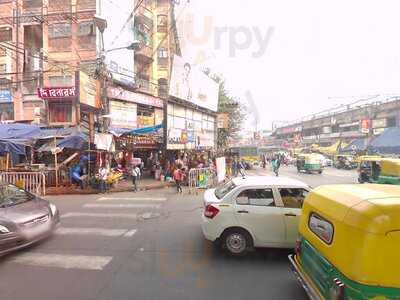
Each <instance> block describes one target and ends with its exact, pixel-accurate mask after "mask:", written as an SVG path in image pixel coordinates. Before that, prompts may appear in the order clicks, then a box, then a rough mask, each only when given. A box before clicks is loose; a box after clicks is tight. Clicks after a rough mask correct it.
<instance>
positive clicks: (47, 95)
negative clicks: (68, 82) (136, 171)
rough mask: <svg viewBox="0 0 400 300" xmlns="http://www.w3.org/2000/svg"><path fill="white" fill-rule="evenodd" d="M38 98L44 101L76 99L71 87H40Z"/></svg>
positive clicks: (73, 89)
mask: <svg viewBox="0 0 400 300" xmlns="http://www.w3.org/2000/svg"><path fill="white" fill-rule="evenodd" d="M37 92H38V97H39V98H41V99H44V100H51V99H59V98H64V99H65V98H67V99H74V98H76V96H77V94H76V88H75V87H74V86H73V87H42V88H38V90H37Z"/></svg>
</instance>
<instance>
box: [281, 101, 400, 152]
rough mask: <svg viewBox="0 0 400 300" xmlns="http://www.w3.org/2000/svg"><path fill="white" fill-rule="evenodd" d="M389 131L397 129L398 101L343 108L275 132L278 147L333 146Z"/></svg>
mask: <svg viewBox="0 0 400 300" xmlns="http://www.w3.org/2000/svg"><path fill="white" fill-rule="evenodd" d="M390 127H400V100H399V98H398V97H391V98H389V99H383V100H382V101H379V102H374V103H367V104H364V105H360V104H359V103H357V104H355V105H347V106H343V107H341V108H339V109H336V110H332V111H331V112H326V113H323V114H320V115H314V116H310V117H308V118H306V119H304V120H302V121H299V122H294V123H292V124H289V125H286V126H282V127H279V128H276V129H275V131H274V137H275V143H276V144H279V145H283V144H285V145H294V146H296V145H301V144H302V145H311V144H320V145H322V146H328V145H332V144H334V143H335V142H337V141H339V140H342V141H351V140H354V139H363V138H371V137H374V136H377V135H379V134H381V133H382V132H383V131H384V130H385V129H387V128H390Z"/></svg>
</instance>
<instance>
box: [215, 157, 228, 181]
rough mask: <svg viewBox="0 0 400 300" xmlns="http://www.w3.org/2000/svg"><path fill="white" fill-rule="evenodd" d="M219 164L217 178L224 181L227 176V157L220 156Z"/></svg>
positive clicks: (217, 163)
mask: <svg viewBox="0 0 400 300" xmlns="http://www.w3.org/2000/svg"><path fill="white" fill-rule="evenodd" d="M215 162H216V166H217V179H218V182H222V181H224V180H225V177H226V160H225V157H218V158H217V159H216V160H215Z"/></svg>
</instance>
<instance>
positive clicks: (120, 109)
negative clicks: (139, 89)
mask: <svg viewBox="0 0 400 300" xmlns="http://www.w3.org/2000/svg"><path fill="white" fill-rule="evenodd" d="M110 115H111V126H114V127H120V128H128V129H130V128H137V105H136V104H135V103H129V102H122V101H115V100H111V101H110Z"/></svg>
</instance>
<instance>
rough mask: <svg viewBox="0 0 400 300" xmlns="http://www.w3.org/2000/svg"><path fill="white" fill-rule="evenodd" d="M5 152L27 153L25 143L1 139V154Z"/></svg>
mask: <svg viewBox="0 0 400 300" xmlns="http://www.w3.org/2000/svg"><path fill="white" fill-rule="evenodd" d="M4 153H14V154H19V155H25V145H23V144H17V143H13V142H10V141H2V140H0V154H4Z"/></svg>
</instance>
